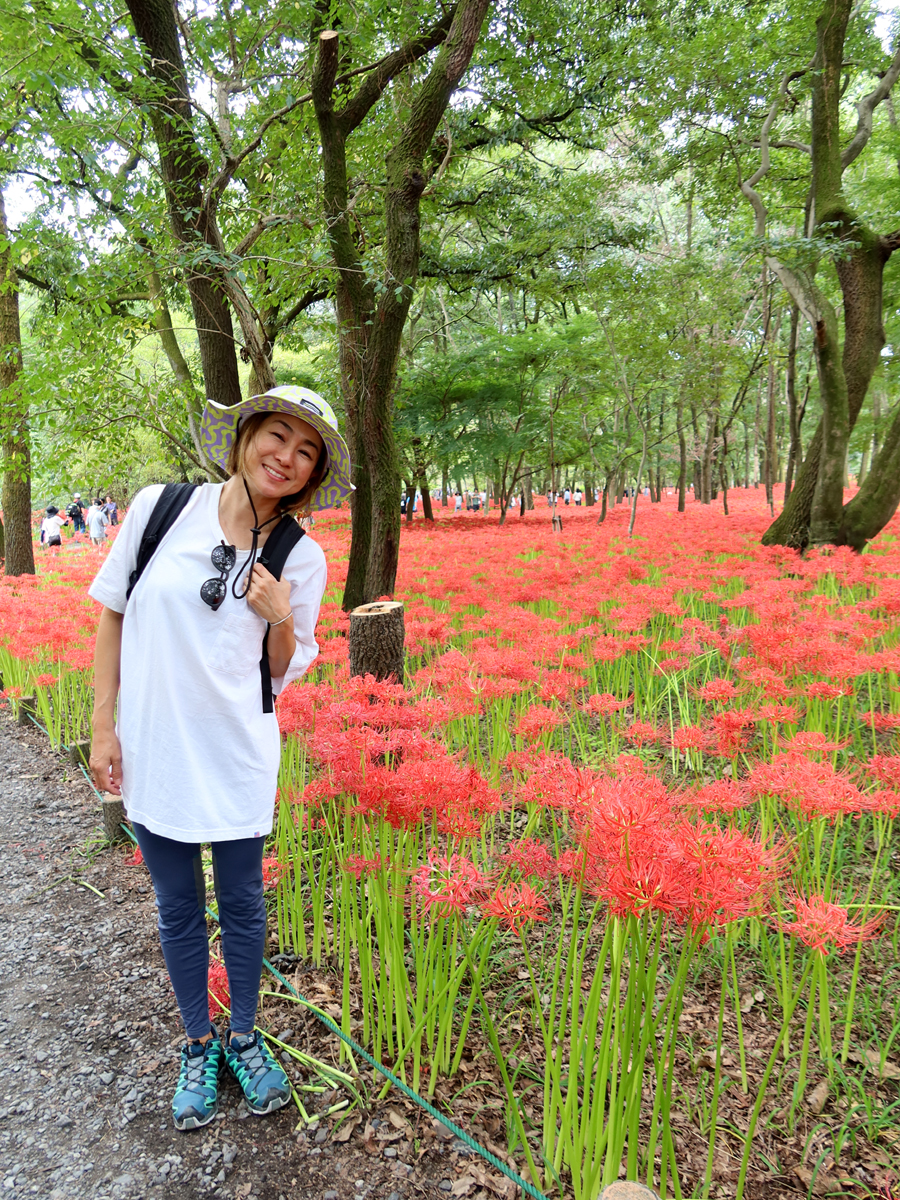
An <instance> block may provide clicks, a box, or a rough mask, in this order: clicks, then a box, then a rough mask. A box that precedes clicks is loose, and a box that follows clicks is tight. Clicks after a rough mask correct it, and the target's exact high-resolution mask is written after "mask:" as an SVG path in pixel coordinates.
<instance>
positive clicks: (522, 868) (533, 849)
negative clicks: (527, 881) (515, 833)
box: [497, 838, 559, 879]
mask: <svg viewBox="0 0 900 1200" xmlns="http://www.w3.org/2000/svg"><path fill="white" fill-rule="evenodd" d="M497 865H498V866H499V867H513V868H514V869H515V870H516V871H518V872H519V874H520V875H526V876H530V875H534V876H536V877H537V878H538V879H552V878H553V876H554V875H556V874H557V873H558V871H559V863H558V862H557V860H556V859H555V858H554V857H553V855H552V854H551V853H550V851H549V850H548V849H547V847H546V846H545V845H544V843H543V842H539V841H538V840H537V839H536V838H521V839H520V840H519V841H518V842H513V843H512V845H510V846H509V847H508V848H507V849H506V850H505V851H504V853H503V854H501V855H500V857H499V858H498V859H497Z"/></svg>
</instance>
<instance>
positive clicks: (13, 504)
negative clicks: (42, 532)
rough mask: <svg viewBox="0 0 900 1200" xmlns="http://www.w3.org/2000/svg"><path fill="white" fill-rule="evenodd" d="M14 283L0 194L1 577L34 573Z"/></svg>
mask: <svg viewBox="0 0 900 1200" xmlns="http://www.w3.org/2000/svg"><path fill="white" fill-rule="evenodd" d="M21 374H22V333H21V328H20V324H19V281H18V278H17V277H16V270H15V267H14V266H13V261H12V248H11V246H10V244H9V232H8V230H7V227H6V206H5V205H4V202H3V192H2V190H0V435H2V452H3V459H2V467H3V499H2V502H3V522H4V538H3V541H4V547H3V549H4V552H5V567H4V570H5V572H6V574H7V575H33V574H34V546H33V543H32V541H31V448H30V444H29V438H28V404H27V402H26V400H25V397H24V395H23V393H22V387H21V378H20V377H21Z"/></svg>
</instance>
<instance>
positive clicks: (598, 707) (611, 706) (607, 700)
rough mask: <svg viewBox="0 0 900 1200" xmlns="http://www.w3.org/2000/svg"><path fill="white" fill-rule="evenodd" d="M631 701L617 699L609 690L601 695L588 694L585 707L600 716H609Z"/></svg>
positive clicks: (625, 706)
mask: <svg viewBox="0 0 900 1200" xmlns="http://www.w3.org/2000/svg"><path fill="white" fill-rule="evenodd" d="M630 703H631V700H617V699H616V698H615V696H611V695H610V694H609V692H604V693H603V694H602V695H601V696H588V699H587V704H586V705H585V708H586V709H588V710H589V711H590V712H592V713H597V714H598V716H604V717H608V716H609V715H610V713H614V712H621V711H622V709H623V708H627V707H628V706H629V704H630Z"/></svg>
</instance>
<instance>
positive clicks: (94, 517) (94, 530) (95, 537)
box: [87, 496, 109, 546]
mask: <svg viewBox="0 0 900 1200" xmlns="http://www.w3.org/2000/svg"><path fill="white" fill-rule="evenodd" d="M108 524H109V517H108V516H107V515H106V509H105V508H104V507H103V501H102V500H101V499H100V497H99V496H97V497H96V499H94V500H92V501H91V507H90V508H89V509H88V510H87V527H88V533H89V534H90V538H91V541H92V542H93V543H94V545H95V546H102V544H103V543H104V542H105V541H106V527H107V525H108Z"/></svg>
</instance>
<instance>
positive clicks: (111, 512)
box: [103, 496, 119, 525]
mask: <svg viewBox="0 0 900 1200" xmlns="http://www.w3.org/2000/svg"><path fill="white" fill-rule="evenodd" d="M103 508H104V511H105V512H106V515H107V517H109V523H110V525H118V523H119V506H118V504H116V502H115V500H113V498H112V496H107V497H106V503H105V504H104V505H103Z"/></svg>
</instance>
